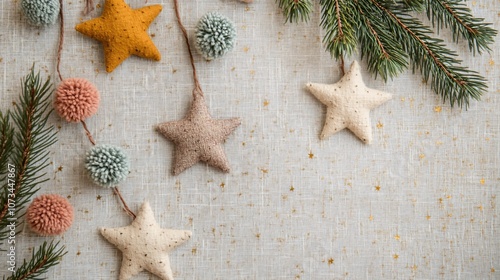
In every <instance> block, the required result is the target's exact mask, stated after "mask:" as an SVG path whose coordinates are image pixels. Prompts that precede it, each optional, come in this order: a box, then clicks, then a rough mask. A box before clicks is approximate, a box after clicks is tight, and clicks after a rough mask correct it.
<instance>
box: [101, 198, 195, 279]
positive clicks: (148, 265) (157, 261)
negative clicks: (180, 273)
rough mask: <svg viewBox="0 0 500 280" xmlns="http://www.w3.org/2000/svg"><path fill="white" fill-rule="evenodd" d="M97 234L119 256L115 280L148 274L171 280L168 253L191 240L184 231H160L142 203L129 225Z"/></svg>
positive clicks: (152, 215) (152, 216)
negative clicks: (120, 256) (119, 267)
mask: <svg viewBox="0 0 500 280" xmlns="http://www.w3.org/2000/svg"><path fill="white" fill-rule="evenodd" d="M101 234H102V235H103V236H104V238H106V239H107V240H108V241H109V242H110V243H111V244H113V245H115V246H116V247H117V248H118V249H119V250H120V251H122V254H123V260H122V266H121V269H120V276H119V278H118V279H119V280H127V279H130V278H131V277H132V276H134V275H137V274H138V273H139V272H141V271H143V270H148V271H149V272H151V273H153V274H154V275H156V276H158V277H160V278H161V279H164V280H173V279H174V278H173V275H172V269H171V267H170V260H169V257H168V253H169V252H170V251H172V250H173V249H175V248H176V247H177V246H179V245H181V244H183V243H184V242H186V241H187V240H188V239H189V238H190V237H191V232H190V231H187V230H173V229H163V228H161V227H160V226H159V225H158V223H156V220H155V218H154V214H153V211H152V210H151V206H150V205H149V203H148V202H144V203H143V204H142V207H141V209H140V211H139V214H138V215H137V217H136V218H135V219H134V221H133V222H132V224H130V225H129V226H126V227H120V228H102V229H101Z"/></svg>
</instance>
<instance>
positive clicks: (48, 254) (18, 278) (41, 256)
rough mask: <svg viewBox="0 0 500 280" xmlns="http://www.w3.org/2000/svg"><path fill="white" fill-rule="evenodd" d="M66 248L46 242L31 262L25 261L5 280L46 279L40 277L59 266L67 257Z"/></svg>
mask: <svg viewBox="0 0 500 280" xmlns="http://www.w3.org/2000/svg"><path fill="white" fill-rule="evenodd" d="M66 253H67V252H66V251H65V247H64V246H59V242H57V243H55V244H54V243H53V242H50V243H47V242H44V243H43V244H42V245H41V246H40V247H38V249H37V250H36V251H33V253H32V256H31V260H30V261H29V262H27V261H26V260H24V262H23V264H22V265H21V266H20V267H18V268H17V269H16V271H15V273H13V274H12V275H11V276H9V277H7V278H5V276H4V278H3V279H4V280H29V279H33V280H34V279H46V278H40V276H41V275H42V274H44V273H46V272H47V271H48V270H49V268H51V267H53V266H56V265H58V264H59V263H60V262H61V259H62V257H63V256H64V255H66Z"/></svg>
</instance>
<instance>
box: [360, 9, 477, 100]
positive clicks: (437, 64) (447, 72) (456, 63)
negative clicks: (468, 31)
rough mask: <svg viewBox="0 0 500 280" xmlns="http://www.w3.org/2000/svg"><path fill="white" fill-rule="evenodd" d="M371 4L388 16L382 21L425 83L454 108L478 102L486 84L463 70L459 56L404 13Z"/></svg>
mask: <svg viewBox="0 0 500 280" xmlns="http://www.w3.org/2000/svg"><path fill="white" fill-rule="evenodd" d="M362 1H370V2H371V3H372V4H373V5H374V6H375V7H377V9H379V10H380V11H382V12H383V13H385V14H386V16H384V17H383V18H382V20H383V21H384V22H385V23H386V24H387V25H388V26H389V28H390V29H391V30H392V31H393V33H394V35H395V36H396V37H397V38H399V40H400V42H401V44H402V46H403V49H404V50H405V51H406V52H407V53H408V54H410V59H411V64H412V66H413V71H415V70H416V69H419V70H420V72H421V73H422V76H423V77H424V81H426V82H427V81H428V80H429V79H431V87H432V89H434V91H435V92H436V93H437V94H439V95H441V97H442V99H443V100H444V101H446V100H449V102H450V104H451V106H453V105H454V104H455V103H457V104H458V105H459V106H460V107H462V106H463V105H465V107H466V108H467V107H468V106H469V101H470V98H473V99H479V98H480V97H481V94H482V92H483V91H485V90H486V88H487V86H486V81H485V79H484V78H483V77H481V76H480V75H479V74H478V73H477V72H475V71H472V70H469V69H467V68H465V67H462V66H460V64H461V61H460V60H458V59H456V56H457V55H456V53H455V52H453V51H451V50H449V49H447V48H446V47H445V46H444V44H443V43H442V40H440V39H436V38H432V37H430V36H429V35H430V34H432V31H431V30H430V29H429V28H427V27H425V26H424V25H423V24H422V23H421V22H420V21H418V20H417V19H415V18H413V17H411V16H410V15H409V14H407V13H405V11H404V10H396V9H393V10H392V11H391V10H389V9H388V8H387V7H384V6H383V5H381V4H380V3H378V2H377V1H376V0H362Z"/></svg>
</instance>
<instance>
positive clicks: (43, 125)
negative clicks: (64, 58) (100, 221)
mask: <svg viewBox="0 0 500 280" xmlns="http://www.w3.org/2000/svg"><path fill="white" fill-rule="evenodd" d="M22 83H23V90H22V94H21V96H20V99H19V101H18V102H17V103H16V105H15V108H14V111H13V112H11V114H10V116H11V117H12V121H13V124H14V128H15V129H14V131H13V134H12V135H13V141H12V142H11V143H12V145H11V147H10V148H8V149H6V150H5V151H4V152H5V153H9V155H8V160H7V161H8V163H7V165H9V164H11V165H13V167H14V168H13V169H15V170H14V171H13V172H11V173H10V174H13V176H12V177H13V180H12V179H11V180H10V181H9V180H5V181H3V182H2V185H3V186H4V188H3V191H2V193H1V195H2V197H1V198H0V202H1V204H0V229H1V231H0V242H3V241H4V240H5V239H6V238H7V237H8V233H9V231H8V229H7V226H8V225H9V223H10V221H9V219H13V218H16V217H20V216H21V210H22V209H23V208H24V206H25V205H26V204H27V203H28V202H29V200H30V198H31V197H32V195H33V194H34V193H35V192H36V191H38V189H39V187H38V185H39V184H40V183H43V182H45V181H47V180H48V179H46V178H44V177H45V173H43V174H39V173H40V172H41V171H42V170H43V169H44V168H46V167H47V166H48V161H49V158H48V155H49V151H48V150H47V148H48V147H49V146H51V145H52V144H54V143H55V142H56V137H55V136H56V133H55V131H54V128H53V126H48V125H47V120H48V118H49V116H50V114H51V112H52V109H49V106H51V102H50V97H51V93H52V85H51V83H50V79H47V81H45V83H42V81H41V78H40V74H39V73H38V74H36V75H35V73H34V67H33V68H32V69H31V72H30V73H29V74H28V75H27V76H26V77H25V79H24V80H22ZM10 131H11V132H12V129H11V130H10ZM10 174H9V176H10ZM9 179H10V178H9ZM9 202H14V205H15V207H9ZM11 205H12V204H11ZM18 225H19V223H18Z"/></svg>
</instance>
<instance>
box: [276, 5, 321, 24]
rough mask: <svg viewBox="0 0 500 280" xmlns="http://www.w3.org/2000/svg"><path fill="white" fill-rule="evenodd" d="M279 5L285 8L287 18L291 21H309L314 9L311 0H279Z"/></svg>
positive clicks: (284, 12)
mask: <svg viewBox="0 0 500 280" xmlns="http://www.w3.org/2000/svg"><path fill="white" fill-rule="evenodd" d="M278 5H279V7H280V8H281V9H282V10H283V14H284V15H285V18H286V20H287V21H289V22H291V23H292V22H299V21H308V20H309V15H310V14H311V12H312V9H313V4H312V2H311V0H293V1H287V0H279V2H278Z"/></svg>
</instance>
